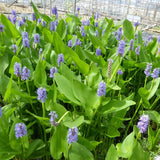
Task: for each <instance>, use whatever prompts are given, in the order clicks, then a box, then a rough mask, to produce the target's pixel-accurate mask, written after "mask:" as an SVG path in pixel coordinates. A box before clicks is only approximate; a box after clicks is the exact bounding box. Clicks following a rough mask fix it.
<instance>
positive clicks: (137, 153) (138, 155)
mask: <svg viewBox="0 0 160 160" xmlns="http://www.w3.org/2000/svg"><path fill="white" fill-rule="evenodd" d="M128 160H150V156H149V152H148V151H144V150H143V148H142V147H141V145H140V144H139V143H137V145H136V146H135V147H134V149H133V154H132V156H131V157H130V158H129V159H128Z"/></svg>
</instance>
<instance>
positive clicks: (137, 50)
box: [135, 46, 140, 55]
mask: <svg viewBox="0 0 160 160" xmlns="http://www.w3.org/2000/svg"><path fill="white" fill-rule="evenodd" d="M139 52H140V46H137V48H136V49H135V53H136V55H139Z"/></svg>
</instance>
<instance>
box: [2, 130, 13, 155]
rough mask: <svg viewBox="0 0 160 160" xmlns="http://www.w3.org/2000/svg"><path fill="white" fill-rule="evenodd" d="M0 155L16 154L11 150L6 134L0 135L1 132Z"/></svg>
mask: <svg viewBox="0 0 160 160" xmlns="http://www.w3.org/2000/svg"><path fill="white" fill-rule="evenodd" d="M0 136H1V138H0V148H1V149H0V155H1V154H2V153H10V154H16V151H15V150H14V149H12V148H11V146H10V142H9V137H8V135H6V134H2V132H0Z"/></svg>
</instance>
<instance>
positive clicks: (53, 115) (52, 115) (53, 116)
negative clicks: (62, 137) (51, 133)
mask: <svg viewBox="0 0 160 160" xmlns="http://www.w3.org/2000/svg"><path fill="white" fill-rule="evenodd" d="M49 115H50V116H51V117H50V123H51V124H52V125H53V126H58V125H59V123H58V122H56V121H55V119H56V118H58V116H57V114H56V112H55V111H52V112H51V113H49Z"/></svg>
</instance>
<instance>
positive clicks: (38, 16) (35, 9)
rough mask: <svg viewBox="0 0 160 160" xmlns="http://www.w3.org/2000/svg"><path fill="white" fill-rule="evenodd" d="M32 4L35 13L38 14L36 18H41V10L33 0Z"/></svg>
mask: <svg viewBox="0 0 160 160" xmlns="http://www.w3.org/2000/svg"><path fill="white" fill-rule="evenodd" d="M31 5H32V7H33V10H34V13H35V15H36V19H38V18H40V12H39V11H38V9H37V8H36V6H35V5H34V3H33V2H32V1H31Z"/></svg>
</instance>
